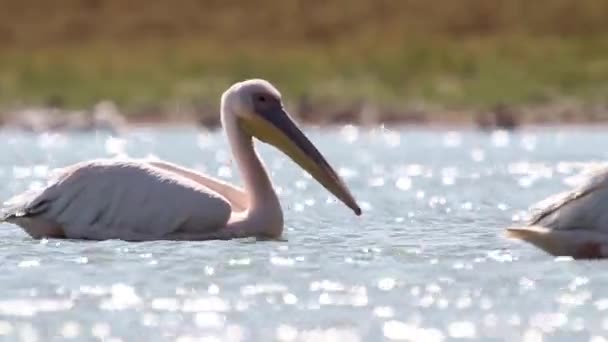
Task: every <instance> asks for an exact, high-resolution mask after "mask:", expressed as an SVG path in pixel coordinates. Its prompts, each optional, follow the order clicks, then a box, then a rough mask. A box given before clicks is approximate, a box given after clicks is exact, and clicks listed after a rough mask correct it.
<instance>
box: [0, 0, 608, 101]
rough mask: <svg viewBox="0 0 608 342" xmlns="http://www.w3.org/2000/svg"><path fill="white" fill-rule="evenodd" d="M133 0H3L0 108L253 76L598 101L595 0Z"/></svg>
mask: <svg viewBox="0 0 608 342" xmlns="http://www.w3.org/2000/svg"><path fill="white" fill-rule="evenodd" d="M3 2H5V3H6V4H2V3H3ZM139 2H141V1H139ZM139 2H138V1H133V2H130V3H129V4H130V5H125V4H126V3H124V2H122V1H120V2H119V1H112V0H95V1H91V0H89V1H75V0H73V1H65V2H61V4H62V5H57V3H50V2H49V3H40V2H33V1H32V2H31V4H28V2H27V1H24V2H21V3H17V2H9V1H7V0H6V1H0V5H2V7H3V8H5V10H4V11H2V13H3V14H2V13H0V48H1V49H2V52H1V53H0V105H1V106H4V107H13V106H16V105H33V104H43V105H44V104H60V105H63V106H67V107H86V106H90V105H92V104H93V103H95V102H97V101H99V100H100V99H111V100H114V101H116V102H117V103H118V104H119V105H120V106H122V107H124V108H126V109H127V112H137V111H139V110H141V109H142V108H152V107H156V108H158V107H162V108H172V107H173V108H175V107H176V105H177V104H187V105H197V104H198V105H201V106H215V105H216V104H217V99H218V96H219V94H220V93H221V91H222V90H223V89H225V87H226V86H227V85H229V84H230V83H232V82H234V81H236V80H240V79H243V78H249V77H264V78H267V79H270V80H271V81H273V82H275V83H276V84H277V85H278V86H279V87H280V88H281V89H283V90H284V93H285V95H286V96H288V97H289V98H291V99H293V100H298V99H301V98H303V97H308V98H313V99H321V100H330V101H334V102H350V101H361V100H365V101H371V102H375V103H383V104H397V105H399V104H403V103H408V104H417V103H433V104H440V105H442V106H446V107H457V108H462V107H465V108H468V107H487V106H492V105H495V104H499V103H506V104H516V105H517V104H534V103H543V102H551V101H555V100H559V99H564V98H572V99H577V100H581V101H589V102H606V101H608V95H606V94H608V21H606V20H604V19H605V18H606V16H605V15H604V14H606V15H608V4H607V3H606V2H604V1H599V0H598V1H593V0H586V1H565V0H554V1H553V0H543V1H536V2H526V1H519V0H513V1H486V0H468V1H462V2H457V3H456V2H452V1H447V0H446V1H437V2H433V3H430V4H427V5H420V4H418V2H413V1H403V2H391V1H376V2H373V1H364V0H357V1H350V2H341V1H337V2H334V3H332V4H327V3H325V2H318V3H317V2H315V1H312V2H311V1H306V2H303V1H296V0H289V1H283V2H276V3H275V2H270V1H259V2H247V3H246V4H241V5H239V6H236V5H235V4H233V5H230V4H229V3H228V2H215V1H203V2H200V1H199V2H196V1H186V0H184V1H182V2H181V3H180V4H174V5H171V7H167V6H168V5H166V4H167V2H157V1H149V2H145V3H144V2H141V3H139ZM41 6H43V7H44V6H46V8H41ZM43 18H52V19H53V20H41V19H43Z"/></svg>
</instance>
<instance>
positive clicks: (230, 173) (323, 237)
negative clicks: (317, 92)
mask: <svg viewBox="0 0 608 342" xmlns="http://www.w3.org/2000/svg"><path fill="white" fill-rule="evenodd" d="M309 134H310V137H311V139H312V140H313V141H314V142H315V143H316V144H317V145H318V146H319V148H320V150H321V151H322V152H323V153H324V154H325V155H326V156H327V157H328V159H329V160H330V162H331V163H332V164H333V165H334V166H335V167H336V168H337V169H339V171H340V173H341V174H342V175H344V177H345V178H346V181H347V183H348V184H349V185H350V186H351V188H352V189H353V192H354V194H355V195H356V197H357V198H358V200H359V201H360V204H361V205H362V208H363V211H364V214H363V216H361V217H356V216H354V215H353V214H352V213H351V212H350V211H349V210H348V209H346V208H345V207H344V206H342V205H340V204H338V203H336V202H335V201H334V200H333V199H332V198H331V197H330V196H329V195H328V193H326V192H325V191H324V190H323V189H322V188H321V187H320V186H319V185H317V184H316V183H313V182H312V181H311V179H310V178H308V177H305V176H304V174H303V172H302V171H301V170H300V169H299V168H297V167H296V166H294V164H293V163H291V162H290V161H288V160H287V159H286V158H285V157H283V155H282V154H279V153H278V152H276V151H275V150H274V149H272V148H270V147H267V146H261V147H260V148H259V150H260V153H261V155H262V156H263V158H264V160H265V162H266V165H267V167H268V168H269V169H270V170H271V172H272V174H273V179H274V180H275V184H276V186H277V188H279V190H280V197H281V199H282V202H283V205H284V210H285V216H286V231H285V239H286V241H283V242H269V241H266V242H256V241H252V240H248V239H245V240H238V241H237V240H235V241H206V242H166V241H160V242H146V243H127V242H121V241H104V242H79V241H61V240H48V241H47V240H43V241H34V240H32V239H30V238H28V237H27V236H26V235H25V234H24V233H23V232H21V231H20V230H19V229H18V228H16V227H14V226H12V225H1V227H0V228H1V230H0V235H1V239H0V260H1V262H0V337H1V340H6V341H35V340H38V341H54V340H57V341H58V340H64V339H67V340H79V341H80V340H82V341H89V340H90V341H94V340H105V341H121V340H122V341H134V340H140V341H144V340H145V341H164V340H179V341H197V340H204V341H218V340H222V341H238V340H245V341H273V340H277V341H381V340H391V339H392V340H409V341H452V340H454V341H457V340H461V339H462V340H467V339H468V340H471V339H476V340H483V341H518V340H524V341H574V340H576V341H594V342H599V341H606V340H605V339H603V338H602V337H601V336H605V335H606V334H607V333H608V315H607V314H606V312H607V311H606V310H607V309H608V290H606V287H604V285H605V284H606V281H608V277H607V276H606V275H605V274H606V273H605V268H604V267H605V265H604V263H603V262H601V261H599V262H598V261H596V262H591V261H587V262H585V261H572V260H569V259H564V258H552V257H550V256H548V255H546V254H544V253H543V252H541V251H539V250H537V249H535V248H534V247H532V246H530V245H526V244H522V243H517V242H513V241H509V240H506V239H504V238H503V237H502V236H501V232H502V229H503V228H504V227H505V226H508V225H511V224H516V223H517V222H516V221H517V220H519V219H521V217H522V216H523V215H525V209H526V208H527V207H528V206H529V205H530V204H532V203H533V202H536V201H537V200H540V199H542V198H544V197H545V196H547V195H550V194H552V193H554V192H557V191H561V190H563V189H566V188H568V187H569V186H571V185H572V184H576V183H577V182H578V181H579V180H580V177H578V175H579V174H580V172H581V171H582V170H584V168H585V167H588V166H590V165H592V164H593V163H597V162H601V161H603V160H606V159H607V157H608V151H607V150H606V149H605V148H601V147H603V146H607V145H608V136H606V135H605V134H604V132H602V131H601V130H593V129H584V128H579V129H573V128H568V129H557V128H555V129H545V130H528V131H523V132H521V133H517V134H511V135H509V134H506V133H500V132H499V133H493V134H485V133H479V132H472V131H460V132H449V131H446V130H435V131H431V130H426V131H425V130H403V131H392V130H385V129H374V130H357V129H354V128H349V127H346V128H343V129H336V130H329V131H328V130H325V131H319V130H311V131H309ZM0 139H1V141H2V142H3V145H4V147H3V149H2V151H3V152H2V153H1V154H0V198H3V199H5V198H7V197H8V196H10V195H13V194H16V193H18V192H20V191H23V190H26V189H27V188H29V187H36V186H40V185H42V184H44V177H45V175H46V174H47V173H48V172H49V170H50V169H52V168H54V167H58V166H62V165H66V164H68V163H72V162H76V161H80V160H82V159H88V158H93V157H108V156H116V155H128V156H131V157H145V156H149V155H154V156H157V157H159V158H162V159H166V160H169V161H172V162H176V163H180V164H183V165H186V166H189V167H194V168H197V169H199V170H201V171H204V172H208V173H210V174H213V175H218V176H221V177H223V178H226V179H230V180H233V181H235V182H238V175H237V174H236V173H235V171H234V169H233V168H232V167H231V165H230V155H229V153H228V150H227V146H226V142H225V139H224V137H223V136H222V135H221V134H219V133H214V134H209V133H201V132H196V131H194V130H186V129H166V130H137V131H134V132H131V133H129V134H128V135H127V136H125V138H124V140H122V139H118V138H111V137H109V136H107V135H104V134H90V135H87V134H73V135H39V136H37V135H31V134H21V133H17V132H2V133H0Z"/></svg>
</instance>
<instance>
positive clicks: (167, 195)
mask: <svg viewBox="0 0 608 342" xmlns="http://www.w3.org/2000/svg"><path fill="white" fill-rule="evenodd" d="M221 119H222V125H223V127H224V130H225V132H226V134H227V136H228V141H229V144H230V148H231V150H232V153H233V155H234V159H235V161H236V164H237V166H238V169H239V171H240V174H241V176H242V180H243V183H244V189H241V188H238V187H236V186H233V185H231V184H228V183H225V182H223V181H221V180H218V179H215V178H213V177H210V176H207V175H204V174H201V173H198V172H196V171H194V170H190V169H187V168H184V167H181V166H178V165H174V164H171V163H167V162H162V161H138V160H128V161H118V160H93V161H87V162H82V163H78V164H74V165H71V166H68V167H66V168H65V169H63V170H62V171H61V172H60V174H59V176H58V177H56V178H55V179H54V181H53V182H51V184H50V185H49V186H47V187H46V188H44V189H42V190H39V191H30V192H26V193H24V194H22V195H19V196H16V197H14V198H12V199H11V200H9V201H8V202H7V203H6V204H7V208H6V209H4V210H3V212H2V214H1V216H0V221H6V222H11V223H14V224H17V225H18V226H20V227H21V228H22V229H24V230H25V231H26V232H27V233H28V234H29V235H30V236H32V237H34V238H44V237H51V238H70V239H90V240H105V239H122V240H128V241H145V240H209V239H230V238H237V237H249V236H257V237H269V238H277V237H280V235H281V234H282V231H283V212H282V210H281V205H280V203H279V200H278V197H277V195H276V193H275V191H274V188H273V186H272V183H271V181H270V178H269V177H268V173H267V172H266V170H265V168H264V166H263V164H262V161H261V160H260V159H259V157H258V155H257V154H256V152H255V150H254V146H253V137H256V138H258V139H259V140H261V141H263V142H266V143H269V144H271V145H274V146H275V147H277V148H278V149H279V150H281V151H283V152H284V153H285V154H286V155H288V156H289V157H290V158H291V159H292V160H294V161H295V162H296V163H298V164H299V165H300V166H301V167H302V168H303V169H304V170H306V171H307V172H308V173H310V175H312V177H314V178H315V179H316V180H317V181H318V182H319V183H321V184H322V185H323V186H324V187H325V188H326V189H327V190H329V191H330V192H332V193H333V194H334V195H335V196H336V197H337V198H338V199H340V200H341V201H342V202H343V203H344V204H345V205H346V206H348V207H349V208H351V209H352V210H353V211H354V213H355V214H356V215H361V209H360V208H359V206H358V204H357V202H356V201H355V199H354V197H353V196H352V195H351V193H350V191H349V190H348V188H347V187H346V185H345V184H344V182H343V181H342V179H341V178H340V177H339V176H338V174H337V173H336V172H335V171H334V170H333V169H332V167H331V166H330V165H329V164H328V163H327V161H326V160H325V158H324V157H323V156H322V155H321V153H319V151H318V150H317V149H316V148H315V147H314V145H313V144H312V143H311V142H310V141H309V140H308V139H307V138H306V136H305V135H304V134H303V133H302V132H301V131H300V129H299V128H298V127H297V126H296V124H295V123H294V122H293V120H292V119H291V118H290V116H289V114H288V113H287V112H286V110H285V109H284V107H283V103H282V100H281V95H280V93H279V91H278V90H277V89H276V88H275V87H274V86H272V85H271V84H270V83H269V82H267V81H265V80H259V79H254V80H247V81H244V82H239V83H236V84H234V85H233V86H231V87H230V88H229V89H228V90H226V91H225V92H224V94H223V95H222V99H221Z"/></svg>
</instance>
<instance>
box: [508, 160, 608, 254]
mask: <svg viewBox="0 0 608 342" xmlns="http://www.w3.org/2000/svg"><path fill="white" fill-rule="evenodd" d="M535 209H536V210H534V215H533V217H532V218H531V220H530V221H529V222H528V223H527V225H526V226H524V227H513V228H507V236H508V237H511V238H514V239H519V240H523V241H526V242H529V243H531V244H533V245H535V246H537V247H539V248H541V249H542V250H544V251H545V252H547V253H549V254H551V255H554V256H570V257H573V258H575V259H594V258H605V257H608V169H606V168H604V169H601V170H599V171H596V172H594V174H593V175H592V176H591V177H590V178H589V179H588V180H587V181H586V182H585V183H584V184H583V185H581V186H579V187H577V188H575V189H573V190H571V191H566V192H562V193H559V194H557V195H554V196H551V197H549V198H547V199H546V200H544V201H542V202H540V203H538V204H537V205H536V208H535Z"/></svg>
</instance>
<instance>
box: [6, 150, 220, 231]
mask: <svg viewBox="0 0 608 342" xmlns="http://www.w3.org/2000/svg"><path fill="white" fill-rule="evenodd" d="M230 214H231V208H230V204H229V203H228V202H227V201H226V200H225V199H224V198H223V197H221V196H220V195H218V194H216V193H214V192H212V191H210V190H209V189H208V188H206V187H205V186H203V185H202V184H199V183H197V182H195V181H193V180H192V179H189V178H187V177H183V176H181V175H179V174H176V173H172V172H170V171H168V170H164V169H162V168H156V167H154V166H152V165H149V164H146V163H138V162H133V161H124V160H121V161H115V160H114V161H113V160H95V161H91V162H85V163H79V164H76V165H73V166H70V167H68V168H66V169H64V170H63V172H62V173H61V175H60V176H59V177H57V179H56V181H55V183H53V184H51V185H49V186H48V187H47V188H45V189H43V190H42V191H39V192H31V193H29V194H25V195H22V196H19V197H16V198H14V199H13V200H10V201H9V204H8V208H7V210H6V211H5V212H4V214H3V217H4V219H5V220H6V221H9V222H14V223H16V224H18V225H20V226H21V227H22V228H24V229H25V230H26V231H28V233H30V235H36V234H32V232H31V230H35V229H38V228H37V227H40V226H41V225H54V226H57V227H61V229H62V230H63V232H64V234H65V237H67V238H75V239H92V240H105V239H122V240H133V241H142V240H157V239H163V238H167V237H168V236H170V235H171V234H173V233H213V232H216V231H218V230H220V229H221V228H223V227H224V226H225V225H226V223H227V222H228V219H229V217H230ZM34 233H35V232H34Z"/></svg>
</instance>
